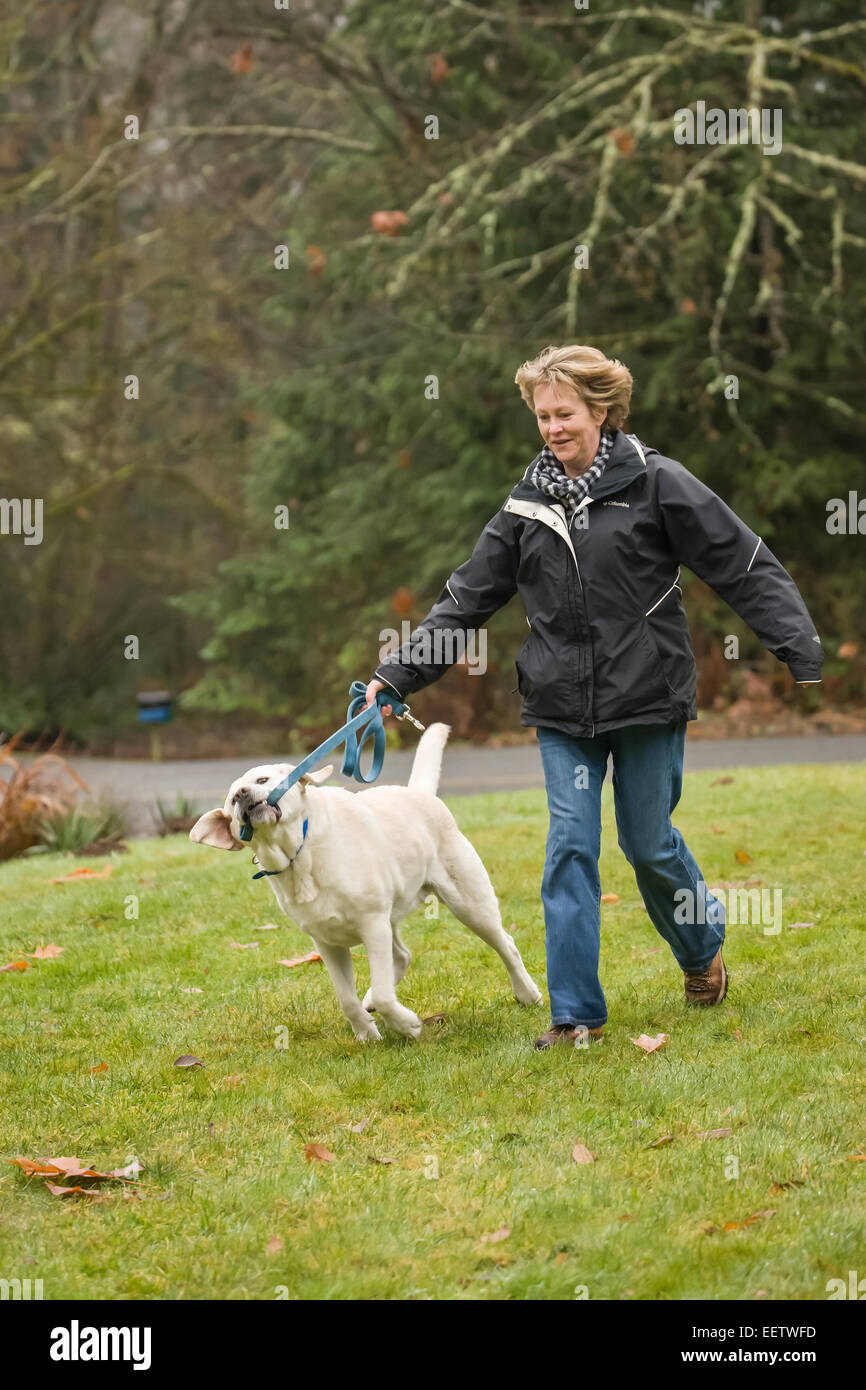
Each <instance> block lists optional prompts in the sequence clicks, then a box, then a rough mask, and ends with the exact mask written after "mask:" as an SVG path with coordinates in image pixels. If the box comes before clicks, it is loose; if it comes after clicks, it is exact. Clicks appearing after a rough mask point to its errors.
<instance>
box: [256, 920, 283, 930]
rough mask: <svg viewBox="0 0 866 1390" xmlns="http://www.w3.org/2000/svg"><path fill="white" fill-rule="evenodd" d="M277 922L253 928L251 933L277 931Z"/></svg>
mask: <svg viewBox="0 0 866 1390" xmlns="http://www.w3.org/2000/svg"><path fill="white" fill-rule="evenodd" d="M279 929H280V927H279V923H278V922H264V923H263V924H262V925H261V926H260V927H253V931H279Z"/></svg>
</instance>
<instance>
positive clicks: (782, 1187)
mask: <svg viewBox="0 0 866 1390" xmlns="http://www.w3.org/2000/svg"><path fill="white" fill-rule="evenodd" d="M803 1186H805V1184H804V1183H803V1180H802V1178H788V1179H787V1180H786V1181H776V1182H774V1183H771V1184H770V1192H771V1194H772V1195H773V1196H775V1195H776V1193H777V1192H787V1191H788V1189H789V1188H791V1187H803Z"/></svg>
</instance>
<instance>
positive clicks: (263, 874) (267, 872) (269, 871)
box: [253, 816, 310, 878]
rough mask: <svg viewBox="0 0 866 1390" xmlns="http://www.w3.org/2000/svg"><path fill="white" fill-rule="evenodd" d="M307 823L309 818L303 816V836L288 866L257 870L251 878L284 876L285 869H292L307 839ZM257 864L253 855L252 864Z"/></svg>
mask: <svg viewBox="0 0 866 1390" xmlns="http://www.w3.org/2000/svg"><path fill="white" fill-rule="evenodd" d="M309 823H310V818H309V816H304V834H303V838H302V839H301V843H300V844H299V845H298V848H297V849H296V850H295V852H294V854H293V855H292V857H291V859H290V860H289V862H288V864H286V866H285V868H283V869H259V872H258V873H257V874H253V878H268V877H270V876H271V875H272V874H284V873H285V872H286V869H290V868H291V867H292V865H293V864H294V862H295V860H296V859H297V857H298V855H299V854H300V852H301V850H302V849H303V848H304V840H306V838H307V826H308V825H309ZM258 862H259V861H258V859H257V857H256V856H255V855H253V863H254V864H258Z"/></svg>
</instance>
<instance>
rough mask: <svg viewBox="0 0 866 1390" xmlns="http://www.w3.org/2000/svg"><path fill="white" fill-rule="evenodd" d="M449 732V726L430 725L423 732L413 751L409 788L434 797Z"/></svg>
mask: <svg viewBox="0 0 866 1390" xmlns="http://www.w3.org/2000/svg"><path fill="white" fill-rule="evenodd" d="M450 732H451V725H450V724H431V725H430V727H429V729H425V730H424V733H423V734H422V735H421V739H420V741H419V743H418V747H417V749H416V750H415V761H414V762H413V764H412V771H411V772H410V774H409V783H408V785H409V786H410V787H418V788H420V789H421V791H425V792H432V793H433V795H434V796H435V795H436V793H437V791H438V788H439V776H440V774H441V772H442V754H443V753H444V751H445V744H446V743H447V742H448V735H449V734H450Z"/></svg>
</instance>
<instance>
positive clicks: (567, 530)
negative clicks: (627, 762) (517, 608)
mask: <svg viewBox="0 0 866 1390" xmlns="http://www.w3.org/2000/svg"><path fill="white" fill-rule="evenodd" d="M591 501H592V498H591V497H584V499H583V501H582V502H581V503H580V506H578V507H575V509H574V512H573V513H572V516H571V521H573V520H574V518H575V516H577V513H578V512H579V511H580V510H581V508H583V507H587V506H589V503H590V502H591ZM563 511H565V508H564V507H563ZM565 538H566V540H567V541H568V543H569V544H568V548H569V550H570V551H571V558H572V559H573V560H574V568H575V571H576V573H577V582H578V585H579V587H580V596H581V598H582V599H583V607H584V612H585V613H586V597H585V593H584V588H583V580H582V579H581V577H580V565H579V564H578V563H577V551H576V550H575V548H574V542H573V541H572V539H571V531H570V521H569V518H568V517H567V516H566V518H565ZM586 626H587V632H588V631H589V614H588V613H586ZM594 693H595V692H594V691H593V694H594ZM589 722H590V725H591V728H592V732H591V733H590V738H595V720H594V719H593V717H592V704H591V703H590V715H589Z"/></svg>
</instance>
